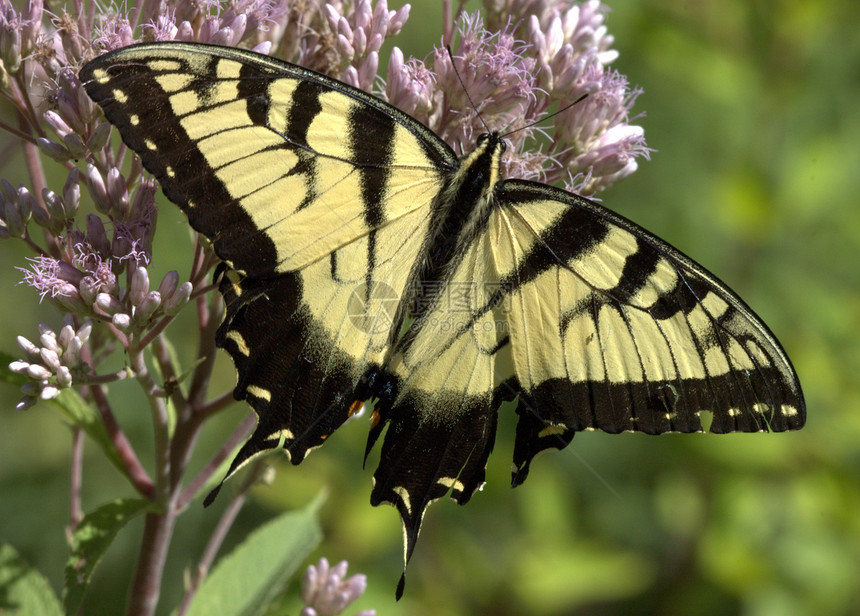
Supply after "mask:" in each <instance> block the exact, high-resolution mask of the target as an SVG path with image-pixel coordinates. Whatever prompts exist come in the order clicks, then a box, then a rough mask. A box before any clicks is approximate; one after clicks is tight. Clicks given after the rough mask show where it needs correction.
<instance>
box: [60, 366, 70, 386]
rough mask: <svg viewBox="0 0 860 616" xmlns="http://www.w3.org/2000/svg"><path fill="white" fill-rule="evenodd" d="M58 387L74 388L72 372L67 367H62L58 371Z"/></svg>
mask: <svg viewBox="0 0 860 616" xmlns="http://www.w3.org/2000/svg"><path fill="white" fill-rule="evenodd" d="M57 385H59V386H60V387H71V386H72V371H71V370H69V368H68V367H67V366H60V368H59V370H57Z"/></svg>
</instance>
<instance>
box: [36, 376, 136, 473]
mask: <svg viewBox="0 0 860 616" xmlns="http://www.w3.org/2000/svg"><path fill="white" fill-rule="evenodd" d="M48 402H49V403H50V404H51V405H52V406H54V408H56V409H57V410H59V411H60V413H62V415H63V416H64V417H65V418H66V419H68V420H69V421H70V422H71V423H72V424H73V425H75V426H77V427H79V428H80V429H81V430H83V431H84V432H86V434H87V436H89V437H90V438H91V439H93V441H94V442H95V443H96V445H98V446H99V447H100V448H101V450H102V451H103V452H104V453H105V455H106V456H107V458H108V460H110V461H111V464H113V465H114V466H115V467H117V468H118V469H119V471H120V472H121V473H122V474H123V475H125V476H126V477H128V472H127V469H126V467H125V465H124V464H123V463H122V459H121V458H120V456H119V453H118V452H117V450H116V448H115V447H114V444H113V441H112V440H111V438H110V435H109V434H108V431H107V428H105V424H104V421H102V418H101V417H100V416H99V414H98V412H97V411H96V410H95V409H94V408H93V406H92V404H90V403H89V402H87V401H86V400H84V399H83V398H82V397H81V395H80V394H79V393H78V392H77V391H76V390H74V389H64V390H63V391H61V392H60V395H59V396H57V397H56V398H54V399H53V400H49V401H48Z"/></svg>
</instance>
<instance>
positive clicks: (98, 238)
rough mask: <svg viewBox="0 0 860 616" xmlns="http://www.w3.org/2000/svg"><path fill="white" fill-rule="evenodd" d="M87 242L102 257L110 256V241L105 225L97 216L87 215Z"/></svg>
mask: <svg viewBox="0 0 860 616" xmlns="http://www.w3.org/2000/svg"><path fill="white" fill-rule="evenodd" d="M87 241H88V242H89V243H90V246H92V247H93V249H94V250H95V251H96V252H98V253H99V254H100V255H101V256H102V257H109V256H110V254H111V248H110V240H109V239H108V237H107V231H105V224H104V222H102V219H101V218H99V217H98V216H96V215H95V214H87Z"/></svg>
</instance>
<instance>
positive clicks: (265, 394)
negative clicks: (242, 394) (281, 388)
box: [247, 385, 272, 402]
mask: <svg viewBox="0 0 860 616" xmlns="http://www.w3.org/2000/svg"><path fill="white" fill-rule="evenodd" d="M247 391H248V393H249V394H251V395H252V396H254V397H255V398H259V399H260V400H265V401H266V402H271V401H272V392H270V391H269V390H268V389H264V388H262V387H258V386H257V385H248V389H247Z"/></svg>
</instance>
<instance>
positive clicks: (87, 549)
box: [63, 498, 155, 614]
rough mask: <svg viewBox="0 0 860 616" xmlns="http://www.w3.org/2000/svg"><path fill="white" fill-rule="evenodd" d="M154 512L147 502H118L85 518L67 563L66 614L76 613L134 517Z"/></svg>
mask: <svg viewBox="0 0 860 616" xmlns="http://www.w3.org/2000/svg"><path fill="white" fill-rule="evenodd" d="M154 509H155V505H154V504H152V503H151V502H149V501H146V500H142V499H136V498H129V499H119V500H115V501H113V502H110V503H107V504H105V505H102V506H101V507H99V508H98V509H96V510H95V511H92V512H90V513H88V514H87V515H86V516H84V519H83V520H81V523H80V524H79V525H78V527H77V529H75V532H74V534H73V535H72V554H71V556H70V557H69V561H68V562H67V563H66V571H65V577H66V587H65V588H64V589H63V595H64V599H65V600H64V603H65V607H66V613H67V614H76V613H77V611H78V609H79V608H80V606H81V602H82V601H83V599H84V593H85V592H86V590H87V586H88V585H89V583H90V578H91V577H92V575H93V571H95V568H96V565H98V564H99V561H100V560H101V558H102V556H103V555H104V553H105V551H107V549H108V547H109V546H110V544H111V542H112V541H113V538H114V537H116V534H117V533H118V532H119V530H120V529H121V528H122V527H123V526H125V525H126V524H127V523H128V522H129V520H131V519H132V518H135V517H137V516H139V515H140V514H142V513H144V512H146V511H152V510H154Z"/></svg>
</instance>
